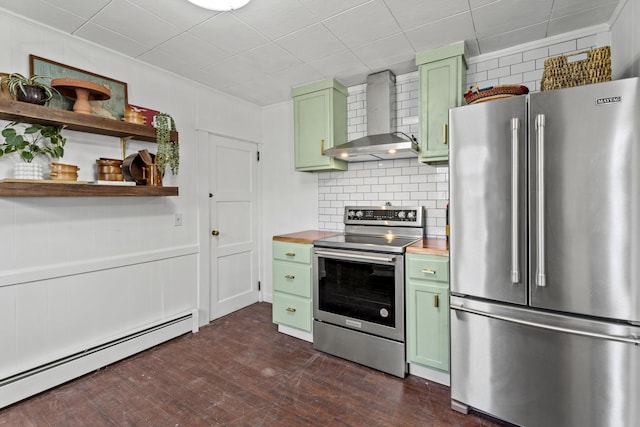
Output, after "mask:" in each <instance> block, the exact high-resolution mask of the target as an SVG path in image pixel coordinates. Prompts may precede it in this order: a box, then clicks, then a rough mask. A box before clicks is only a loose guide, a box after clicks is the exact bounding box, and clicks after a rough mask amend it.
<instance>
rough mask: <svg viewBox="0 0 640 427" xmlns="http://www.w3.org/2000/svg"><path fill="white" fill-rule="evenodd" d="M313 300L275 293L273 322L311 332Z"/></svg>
mask: <svg viewBox="0 0 640 427" xmlns="http://www.w3.org/2000/svg"><path fill="white" fill-rule="evenodd" d="M311 316H312V313H311V300H310V299H308V298H301V297H297V296H295V295H289V294H285V293H280V292H276V293H274V295H273V322H274V323H278V324H281V325H286V326H291V327H292V328H296V329H300V330H302V331H306V332H311Z"/></svg>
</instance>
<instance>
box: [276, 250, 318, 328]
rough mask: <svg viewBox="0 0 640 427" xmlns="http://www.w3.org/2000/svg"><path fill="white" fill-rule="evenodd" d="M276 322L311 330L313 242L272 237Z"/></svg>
mask: <svg viewBox="0 0 640 427" xmlns="http://www.w3.org/2000/svg"><path fill="white" fill-rule="evenodd" d="M272 247H273V306H272V318H273V322H274V323H277V324H279V325H284V326H288V327H291V328H295V329H299V330H301V331H304V332H311V324H312V317H313V312H312V305H311V251H312V249H313V245H309V244H303V243H290V242H282V241H277V240H276V241H273V243H272Z"/></svg>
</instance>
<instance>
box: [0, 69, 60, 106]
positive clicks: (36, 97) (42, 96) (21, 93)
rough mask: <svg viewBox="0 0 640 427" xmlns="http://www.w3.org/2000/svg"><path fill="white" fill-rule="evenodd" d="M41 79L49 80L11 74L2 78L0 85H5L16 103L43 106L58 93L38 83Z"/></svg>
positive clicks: (38, 76) (42, 77)
mask: <svg viewBox="0 0 640 427" xmlns="http://www.w3.org/2000/svg"><path fill="white" fill-rule="evenodd" d="M42 79H49V77H47V76H40V75H34V76H31V77H25V76H23V75H22V74H20V73H12V74H9V75H8V76H5V77H3V78H2V79H1V80H0V84H3V83H6V85H7V90H8V91H9V94H10V95H11V96H12V97H13V98H14V99H17V100H18V101H24V102H29V103H31V104H38V105H44V104H45V103H46V102H47V101H49V100H50V99H51V98H53V95H54V94H55V93H57V92H58V91H57V90H55V89H54V88H52V87H51V86H49V85H48V84H46V83H43V82H40V81H38V80H42Z"/></svg>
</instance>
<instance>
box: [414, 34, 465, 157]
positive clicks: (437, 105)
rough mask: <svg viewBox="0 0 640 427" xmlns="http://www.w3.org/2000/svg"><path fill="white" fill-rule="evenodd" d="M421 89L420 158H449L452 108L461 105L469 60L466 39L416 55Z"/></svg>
mask: <svg viewBox="0 0 640 427" xmlns="http://www.w3.org/2000/svg"><path fill="white" fill-rule="evenodd" d="M416 65H418V70H419V79H420V88H419V91H420V92H419V105H420V113H419V120H420V157H419V160H420V161H421V162H424V163H442V162H447V161H448V160H449V140H448V139H449V137H448V133H449V129H448V128H449V108H453V107H459V106H460V105H462V100H463V93H464V90H465V87H466V80H467V78H466V76H467V63H466V60H465V51H464V42H458V43H455V44H451V45H448V46H443V47H441V48H438V49H433V50H429V51H425V52H420V53H418V54H417V55H416Z"/></svg>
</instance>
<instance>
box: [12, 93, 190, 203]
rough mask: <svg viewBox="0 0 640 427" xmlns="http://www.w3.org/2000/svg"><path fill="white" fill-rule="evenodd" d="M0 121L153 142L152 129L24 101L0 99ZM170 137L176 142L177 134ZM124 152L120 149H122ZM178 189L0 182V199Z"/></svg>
mask: <svg viewBox="0 0 640 427" xmlns="http://www.w3.org/2000/svg"><path fill="white" fill-rule="evenodd" d="M0 120H8V121H12V122H23V123H38V124H42V125H64V126H66V127H65V129H69V130H74V131H78V132H86V133H92V134H97V135H106V136H115V137H118V138H121V143H124V142H122V141H126V140H123V139H122V138H131V139H135V140H138V141H146V142H156V129H155V128H153V127H151V126H144V125H138V124H134V123H128V122H124V121H118V120H111V119H105V118H102V117H96V116H92V115H89V114H80V113H74V112H73V111H67V110H58V109H55V108H49V107H44V106H41V105H35V104H29V103H27V102H20V101H12V100H7V99H0ZM171 138H172V140H174V141H177V140H178V132H175V131H172V132H171ZM123 150H124V149H123ZM177 195H178V187H152V186H121V185H94V184H80V183H50V182H49V183H44V182H43V183H38V182H0V197H151V196H177Z"/></svg>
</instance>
